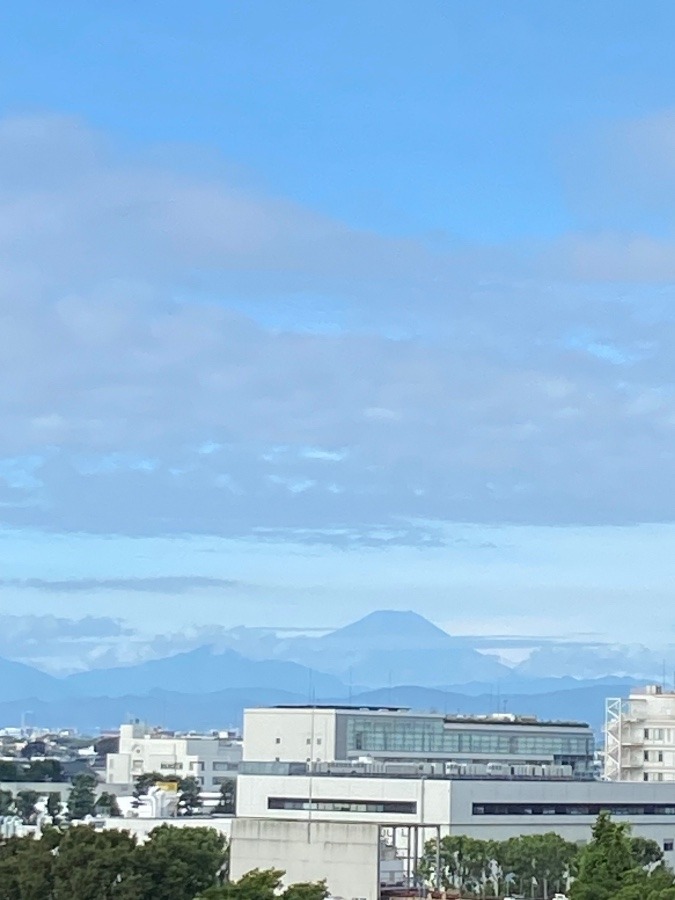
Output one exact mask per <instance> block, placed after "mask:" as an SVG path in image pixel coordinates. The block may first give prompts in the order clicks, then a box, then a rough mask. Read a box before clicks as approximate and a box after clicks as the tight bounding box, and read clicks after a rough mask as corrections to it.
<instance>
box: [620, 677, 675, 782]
mask: <svg viewBox="0 0 675 900" xmlns="http://www.w3.org/2000/svg"><path fill="white" fill-rule="evenodd" d="M614 702H615V704H617V705H616V707H615V708H616V710H617V712H618V710H619V709H620V710H621V711H620V713H619V714H618V715H617V716H616V717H614V718H613V719H611V720H608V723H607V733H606V743H605V758H606V774H607V776H608V777H609V778H610V779H612V780H616V781H632V782H637V781H657V782H660V781H669V782H675V692H672V691H663V690H662V689H661V687H660V686H658V685H648V686H647V687H646V688H642V689H633V690H632V691H631V693H630V697H629V698H628V700H627V701H625V703H622V704H621V706H620V707H619V706H618V704H619V703H620V701H614Z"/></svg>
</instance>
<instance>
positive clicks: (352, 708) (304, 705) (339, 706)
mask: <svg viewBox="0 0 675 900" xmlns="http://www.w3.org/2000/svg"><path fill="white" fill-rule="evenodd" d="M257 708H262V709H269V708H271V709H327V710H330V709H334V710H336V711H338V712H405V713H408V712H410V707H409V706H354V705H351V706H350V705H349V704H346V703H345V704H335V703H277V704H276V705H275V706H272V707H257ZM427 715H429V714H428V713H427Z"/></svg>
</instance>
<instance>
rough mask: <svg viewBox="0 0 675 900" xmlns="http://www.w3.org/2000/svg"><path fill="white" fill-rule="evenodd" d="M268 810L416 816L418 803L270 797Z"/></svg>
mask: <svg viewBox="0 0 675 900" xmlns="http://www.w3.org/2000/svg"><path fill="white" fill-rule="evenodd" d="M267 808H268V809H297V810H317V811H319V810H320V811H324V812H356V813H395V814H401V815H414V814H415V813H416V812H417V803H416V802H414V801H410V802H407V801H404V800H310V799H309V798H307V797H302V798H301V797H268V798H267Z"/></svg>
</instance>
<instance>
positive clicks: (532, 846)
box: [500, 832, 579, 900]
mask: <svg viewBox="0 0 675 900" xmlns="http://www.w3.org/2000/svg"><path fill="white" fill-rule="evenodd" d="M578 852H579V851H578V848H577V846H576V844H572V843H570V842H569V841H566V840H564V838H562V837H560V835H558V834H555V833H554V832H548V833H547V834H528V835H523V836H521V837H517V838H511V839H510V840H508V841H506V842H505V847H504V852H503V854H502V856H501V860H500V862H501V866H502V870H503V871H505V872H506V878H507V879H508V880H512V881H514V882H515V883H516V884H517V885H518V886H519V890H520V892H521V893H524V892H526V891H527V892H529V893H532V894H533V895H534V889H535V886H536V892H537V894H538V895H539V896H543V897H544V898H545V900H546V898H548V897H549V896H550V894H551V893H554V892H564V891H565V889H566V887H567V883H568V881H569V879H570V876H571V874H572V870H573V866H574V864H575V861H576V858H577V855H578Z"/></svg>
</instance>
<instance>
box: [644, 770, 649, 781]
mask: <svg viewBox="0 0 675 900" xmlns="http://www.w3.org/2000/svg"><path fill="white" fill-rule="evenodd" d="M642 780H643V781H649V772H645V773H644V774H643V776H642Z"/></svg>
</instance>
